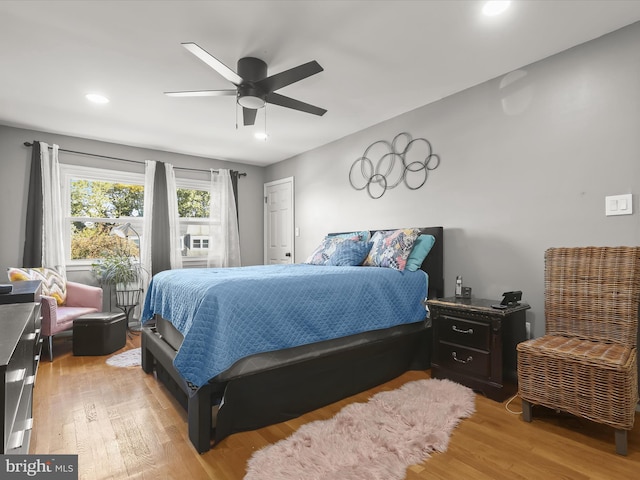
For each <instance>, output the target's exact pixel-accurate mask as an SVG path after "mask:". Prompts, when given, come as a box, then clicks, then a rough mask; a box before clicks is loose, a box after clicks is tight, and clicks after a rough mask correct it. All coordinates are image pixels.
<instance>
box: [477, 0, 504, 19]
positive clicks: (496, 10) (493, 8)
mask: <svg viewBox="0 0 640 480" xmlns="http://www.w3.org/2000/svg"><path fill="white" fill-rule="evenodd" d="M510 4H511V1H510V0H491V1H488V2H486V3H485V4H484V6H483V7H482V13H484V14H485V15H486V16H487V17H495V16H496V15H500V14H501V13H503V12H504V11H505V10H506V9H507V8H509V5H510Z"/></svg>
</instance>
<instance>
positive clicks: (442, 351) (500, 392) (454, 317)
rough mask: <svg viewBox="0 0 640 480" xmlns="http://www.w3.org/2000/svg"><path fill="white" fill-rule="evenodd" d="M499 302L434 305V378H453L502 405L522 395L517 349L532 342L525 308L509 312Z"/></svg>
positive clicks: (443, 301) (431, 306)
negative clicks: (512, 396)
mask: <svg viewBox="0 0 640 480" xmlns="http://www.w3.org/2000/svg"><path fill="white" fill-rule="evenodd" d="M497 303H500V301H499V300H483V299H462V298H439V299H435V300H429V301H428V302H427V305H428V306H429V311H430V312H431V319H432V325H433V356H432V361H431V376H432V377H433V378H448V379H449V380H453V381H454V382H458V383H461V384H463V385H466V386H467V387H469V388H472V389H473V390H477V391H480V392H482V393H484V394H485V395H486V396H487V397H489V398H491V399H492V400H496V401H499V402H502V401H503V400H505V399H507V398H509V396H511V395H513V394H514V393H516V391H517V390H518V374H517V358H516V345H517V344H518V343H520V342H523V341H525V340H526V322H525V311H526V310H528V309H529V308H531V307H529V305H527V304H526V303H522V304H519V305H516V306H513V307H509V308H507V309H505V310H497V309H495V308H492V307H491V305H492V304H497Z"/></svg>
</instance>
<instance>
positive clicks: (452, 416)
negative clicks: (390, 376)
mask: <svg viewBox="0 0 640 480" xmlns="http://www.w3.org/2000/svg"><path fill="white" fill-rule="evenodd" d="M474 411H475V394H474V393H473V391H472V390H470V389H469V388H467V387H464V386H462V385H459V384H457V383H454V382H451V381H449V380H435V379H430V380H418V381H414V382H409V383H407V384H405V385H403V386H402V387H400V388H399V389H397V390H392V391H389V392H380V393H378V394H376V395H374V396H373V397H372V398H371V399H370V400H369V401H368V402H367V403H354V404H351V405H348V406H346V407H344V408H343V409H342V410H341V411H340V412H338V414H337V415H336V416H335V417H333V418H332V419H329V420H322V421H315V422H311V423H308V424H306V425H303V426H302V427H300V429H298V431H297V432H295V433H294V434H293V435H292V436H290V437H289V438H286V439H284V440H281V441H279V442H278V443H276V444H274V445H270V446H268V447H265V448H263V449H262V450H259V451H257V452H256V453H254V454H253V456H252V457H251V458H250V459H249V463H248V465H247V474H246V476H245V480H302V479H304V480H337V479H340V480H401V479H404V478H405V474H406V469H407V467H408V466H410V465H413V464H416V463H420V462H422V461H424V460H425V459H427V458H428V457H429V456H430V454H431V453H432V452H444V451H445V450H446V449H447V446H448V445H449V436H450V434H451V432H452V431H453V429H454V428H455V427H456V425H458V423H460V421H461V419H463V418H466V417H469V416H470V415H471V414H472V413H473V412H474Z"/></svg>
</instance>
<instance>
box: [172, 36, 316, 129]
mask: <svg viewBox="0 0 640 480" xmlns="http://www.w3.org/2000/svg"><path fill="white" fill-rule="evenodd" d="M181 45H182V46H183V47H184V48H186V49H187V50H188V51H189V52H191V53H192V54H194V55H195V56H196V57H198V58H199V59H200V60H202V61H203V62H204V63H206V64H207V65H209V66H210V67H211V68H213V69H214V70H215V71H216V72H218V73H219V74H220V75H222V76H223V77H224V78H226V79H227V80H229V81H230V82H231V83H233V84H234V85H235V86H236V88H235V89H232V90H197V91H183V92H165V95H168V96H170V97H216V96H225V95H235V96H236V98H237V102H238V105H240V106H241V107H242V118H243V120H244V124H245V125H253V124H254V123H255V121H256V114H257V112H258V109H260V108H262V107H264V105H265V103H271V104H274V105H280V106H281V107H286V108H292V109H294V110H299V111H301V112H306V113H311V114H313V115H320V116H321V115H324V114H325V113H326V112H327V111H326V110H325V109H324V108H320V107H316V106H315V105H310V104H308V103H304V102H301V101H300V100H295V99H293V98H290V97H285V96H284V95H280V94H279V93H275V91H276V90H278V89H280V88H282V87H286V86H287V85H291V84H292V83H295V82H298V81H300V80H303V79H305V78H307V77H310V76H311V75H315V74H316V73H320V72H322V71H323V68H322V67H321V66H320V64H319V63H318V62H316V61H315V60H313V61H311V62H308V63H305V64H302V65H298V66H297V67H294V68H291V69H289V70H285V71H284V72H280V73H276V74H275V75H271V76H270V77H267V64H266V63H265V62H263V61H262V60H260V59H259V58H254V57H244V58H241V59H240V60H238V73H236V72H234V71H233V70H231V69H230V68H229V67H227V66H226V65H225V64H223V63H222V62H221V61H220V60H218V59H217V58H215V57H214V56H213V55H211V54H209V53H208V52H206V51H205V50H204V49H203V48H201V47H200V46H198V45H196V44H195V43H193V42H187V43H182V44H181Z"/></svg>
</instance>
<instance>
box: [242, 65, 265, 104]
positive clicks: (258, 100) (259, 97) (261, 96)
mask: <svg viewBox="0 0 640 480" xmlns="http://www.w3.org/2000/svg"><path fill="white" fill-rule="evenodd" d="M238 75H240V76H241V77H242V79H243V80H246V81H247V82H249V83H243V84H242V85H239V86H238V104H240V105H241V106H243V107H245V108H253V109H258V108H262V107H264V104H265V103H266V100H265V97H266V94H265V93H264V92H262V91H260V90H259V89H258V88H256V87H254V85H253V82H259V81H260V80H262V79H264V78H267V64H266V63H265V62H263V61H262V60H260V59H259V58H255V57H244V58H241V59H240V60H238Z"/></svg>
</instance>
